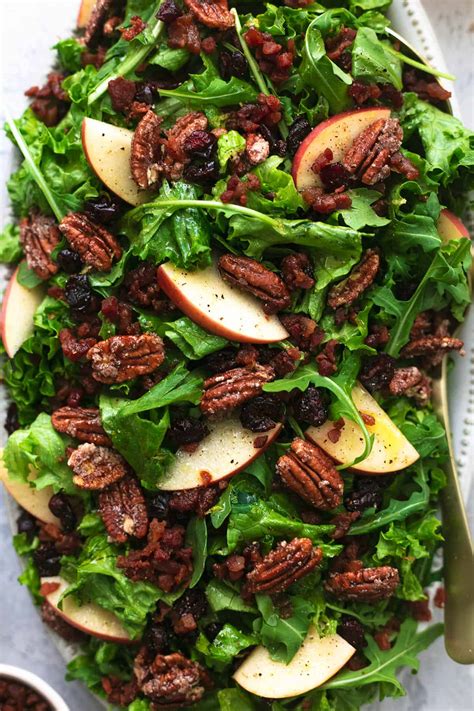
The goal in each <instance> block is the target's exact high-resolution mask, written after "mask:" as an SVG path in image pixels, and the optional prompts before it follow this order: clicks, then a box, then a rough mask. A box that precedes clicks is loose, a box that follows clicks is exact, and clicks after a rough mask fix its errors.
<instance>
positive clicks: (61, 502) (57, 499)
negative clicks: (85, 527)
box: [48, 494, 77, 532]
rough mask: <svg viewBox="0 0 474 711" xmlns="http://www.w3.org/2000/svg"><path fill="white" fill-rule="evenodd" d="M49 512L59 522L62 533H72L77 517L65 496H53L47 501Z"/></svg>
mask: <svg viewBox="0 0 474 711" xmlns="http://www.w3.org/2000/svg"><path fill="white" fill-rule="evenodd" d="M48 506H49V510H50V511H51V513H52V514H54V516H56V518H59V520H60V521H61V527H62V529H63V530H64V531H66V532H70V531H74V529H75V528H76V524H77V517H76V514H75V513H74V509H73V507H72V505H71V501H70V500H69V497H68V496H66V494H54V496H52V497H51V498H50V500H49V504H48Z"/></svg>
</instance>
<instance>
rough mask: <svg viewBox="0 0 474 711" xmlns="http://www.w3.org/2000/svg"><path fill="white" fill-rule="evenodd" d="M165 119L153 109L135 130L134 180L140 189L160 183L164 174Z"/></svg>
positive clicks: (132, 162)
mask: <svg viewBox="0 0 474 711" xmlns="http://www.w3.org/2000/svg"><path fill="white" fill-rule="evenodd" d="M162 121H163V119H162V118H161V116H157V114H155V112H154V111H152V110H151V109H150V110H149V111H147V113H146V114H145V115H144V117H143V118H142V119H141V121H140V123H139V124H138V126H137V127H136V129H135V133H134V134H133V138H132V148H131V154H130V170H131V173H132V178H133V179H134V181H135V182H136V184H137V185H138V186H139V187H140V188H150V187H151V186H152V185H155V184H156V183H158V182H159V180H160V178H161V173H162V170H163V168H162V147H163V139H162V138H161V135H160V134H161V124H162Z"/></svg>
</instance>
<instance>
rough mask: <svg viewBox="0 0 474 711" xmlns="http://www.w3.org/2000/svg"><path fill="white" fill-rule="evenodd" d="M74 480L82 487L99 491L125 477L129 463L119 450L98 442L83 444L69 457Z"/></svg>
mask: <svg viewBox="0 0 474 711" xmlns="http://www.w3.org/2000/svg"><path fill="white" fill-rule="evenodd" d="M67 463H68V465H69V466H70V467H71V469H72V471H73V472H74V476H73V477H72V480H73V482H74V484H75V485H76V486H78V487H79V488H80V489H87V490H90V491H97V490H100V489H105V487H106V486H110V484H114V483H115V482H116V481H119V480H120V479H123V477H124V476H125V475H126V473H127V463H126V461H125V459H123V457H121V456H120V454H119V453H118V452H115V451H114V450H113V449H109V448H108V447H98V446H97V445H96V444H90V443H87V444H81V445H79V447H78V448H77V449H75V450H74V451H73V452H72V454H71V456H70V457H69V459H68V462H67Z"/></svg>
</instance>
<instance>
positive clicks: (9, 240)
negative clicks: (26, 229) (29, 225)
mask: <svg viewBox="0 0 474 711" xmlns="http://www.w3.org/2000/svg"><path fill="white" fill-rule="evenodd" d="M19 237H20V228H19V227H18V225H5V227H4V228H3V231H2V233H1V234H0V262H3V263H4V264H11V263H12V262H17V261H18V260H19V259H20V257H21V255H22V248H21V245H20V241H19Z"/></svg>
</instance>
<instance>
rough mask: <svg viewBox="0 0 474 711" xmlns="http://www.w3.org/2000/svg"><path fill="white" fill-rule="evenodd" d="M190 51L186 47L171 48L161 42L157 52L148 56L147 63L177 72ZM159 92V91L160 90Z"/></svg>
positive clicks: (187, 59) (186, 59) (188, 58)
mask: <svg viewBox="0 0 474 711" xmlns="http://www.w3.org/2000/svg"><path fill="white" fill-rule="evenodd" d="M190 58H191V53H190V52H189V50H187V49H184V48H183V49H172V48H171V47H168V45H167V44H162V45H161V46H160V48H159V49H158V52H157V53H156V54H154V55H153V57H150V58H149V60H148V62H149V64H156V65H158V66H159V67H161V68H162V69H167V70H168V71H169V72H177V71H178V70H179V69H182V67H184V65H185V64H187V62H188V61H189V60H190ZM160 93H161V92H160Z"/></svg>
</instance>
